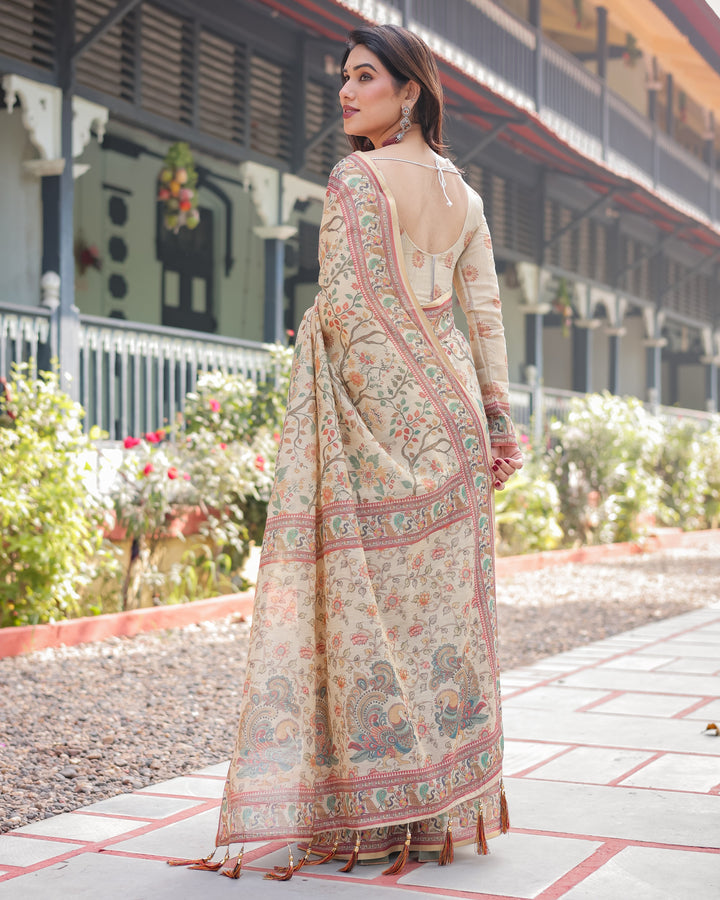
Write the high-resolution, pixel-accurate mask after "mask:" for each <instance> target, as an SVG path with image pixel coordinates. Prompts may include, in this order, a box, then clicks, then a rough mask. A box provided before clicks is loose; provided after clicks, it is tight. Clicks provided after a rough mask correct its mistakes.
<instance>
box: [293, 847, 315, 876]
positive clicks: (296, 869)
mask: <svg viewBox="0 0 720 900" xmlns="http://www.w3.org/2000/svg"><path fill="white" fill-rule="evenodd" d="M314 840H315V838H312V840H311V841H310V843H309V844H308V846H307V850H306V851H305V856H303V858H302V859H301V860H300V862H299V863H298V864H297V865H296V866H295V867H294V869H293V875H294V874H295V873H296V872H299V871H300V869H302V867H303V866H306V865H307V864H308V859H309V858H310V854H311V853H312V846H313V841H314Z"/></svg>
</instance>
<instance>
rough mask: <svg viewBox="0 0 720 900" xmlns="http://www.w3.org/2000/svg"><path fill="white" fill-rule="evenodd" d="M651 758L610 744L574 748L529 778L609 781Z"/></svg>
mask: <svg viewBox="0 0 720 900" xmlns="http://www.w3.org/2000/svg"><path fill="white" fill-rule="evenodd" d="M649 759H652V754H650V753H643V752H642V751H640V750H612V749H610V748H607V747H574V748H573V749H572V750H570V752H569V753H565V754H564V755H563V756H561V757H559V758H558V759H554V760H551V761H550V762H549V763H547V764H546V765H544V766H540V768H539V769H535V770H534V771H533V772H532V773H531V774H530V775H528V776H527V777H528V778H549V779H550V780H551V781H578V782H581V783H583V784H607V783H608V782H609V781H613V780H614V779H616V778H619V777H620V776H621V775H624V774H625V773H626V772H629V771H630V769H632V768H634V767H635V766H638V765H640V763H643V762H645V761H646V760H649ZM511 774H512V773H511V772H508V775H511Z"/></svg>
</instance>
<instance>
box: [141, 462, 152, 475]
mask: <svg viewBox="0 0 720 900" xmlns="http://www.w3.org/2000/svg"><path fill="white" fill-rule="evenodd" d="M154 471H155V466H154V465H153V464H152V463H148V464H147V465H146V466H145V468H144V469H143V475H149V474H150V473H151V472H154Z"/></svg>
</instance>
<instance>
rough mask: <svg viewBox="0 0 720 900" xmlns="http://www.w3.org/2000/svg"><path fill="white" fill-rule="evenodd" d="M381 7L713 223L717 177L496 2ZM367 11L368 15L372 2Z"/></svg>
mask: <svg viewBox="0 0 720 900" xmlns="http://www.w3.org/2000/svg"><path fill="white" fill-rule="evenodd" d="M384 5H385V6H388V7H392V8H393V9H394V10H396V11H397V13H400V14H403V15H408V16H409V18H408V23H409V25H410V27H411V28H412V29H414V30H415V31H417V32H418V33H419V34H420V35H421V36H422V37H424V38H426V39H427V40H428V43H430V45H431V47H432V48H433V50H435V52H437V53H439V54H440V55H442V56H444V57H445V58H446V59H448V60H450V62H452V63H453V64H455V65H457V66H458V67H459V68H462V69H465V71H467V72H468V74H470V75H471V76H473V77H476V78H478V80H480V81H481V82H483V83H486V84H487V85H488V86H489V87H490V88H491V89H492V90H494V91H497V92H499V93H503V94H504V95H505V96H506V97H507V99H509V100H510V101H511V102H513V103H516V104H518V105H520V106H522V107H525V108H528V109H533V108H534V110H535V112H536V113H537V114H538V115H539V116H540V117H541V118H543V119H544V121H545V122H546V124H548V125H549V127H550V128H553V129H555V130H556V131H557V132H558V134H560V135H561V136H562V137H563V138H564V139H565V140H568V141H570V142H571V143H573V144H574V145H575V146H576V147H577V148H578V149H579V150H580V152H582V153H585V154H587V155H591V156H596V157H602V158H603V160H604V161H605V162H607V163H609V164H610V165H611V166H612V167H613V168H615V169H616V170H617V171H618V172H619V174H621V175H624V176H628V177H631V178H634V179H635V180H638V181H639V182H640V183H643V184H645V185H646V186H648V187H653V188H655V189H658V190H660V191H664V192H666V193H668V194H670V195H672V197H671V198H670V199H676V200H679V201H680V203H681V205H685V206H688V207H691V210H690V211H691V212H697V213H699V214H701V215H704V216H708V217H709V218H711V219H713V220H716V219H717V213H718V212H720V182H719V181H718V179H717V177H716V175H715V172H714V171H713V170H711V169H710V168H709V167H708V166H707V165H706V164H705V162H703V161H702V160H700V159H698V158H697V157H695V156H693V155H692V154H691V153H690V152H689V151H687V150H685V149H684V148H683V147H682V146H681V145H680V144H678V143H677V142H676V141H675V140H674V139H673V138H672V137H670V136H669V135H667V134H665V133H663V132H661V131H659V129H658V128H657V126H656V125H655V124H654V123H652V122H651V121H650V120H649V119H648V118H647V116H645V115H643V114H642V113H641V112H638V111H637V110H636V109H634V108H633V107H632V106H631V105H630V104H628V103H627V102H626V101H625V100H623V99H622V98H621V97H620V96H618V95H617V94H614V93H613V92H612V91H611V90H610V89H606V88H605V86H604V84H603V82H602V80H601V79H600V78H599V77H598V76H597V75H595V74H593V73H592V72H590V71H589V70H588V69H587V68H586V67H585V66H584V65H583V64H582V63H581V62H580V61H579V60H578V59H576V58H575V57H574V56H573V55H572V54H570V53H568V52H566V51H565V50H564V49H562V48H561V47H559V46H557V45H556V44H554V43H553V42H552V41H550V40H549V39H548V38H546V37H545V36H544V35H542V34H540V35H539V34H538V30H537V29H536V28H535V27H534V26H532V25H530V24H529V23H528V22H525V21H524V20H522V19H519V18H518V17H516V16H514V15H513V14H512V13H510V12H508V11H507V10H505V9H503V8H502V7H500V6H499V5H498V4H497V3H495V2H493V0H443V2H442V3H439V2H437V0H409V2H408V0H386V2H385V4H384ZM364 14H366V15H368V16H369V17H370V18H372V16H373V9H372V4H367V9H364Z"/></svg>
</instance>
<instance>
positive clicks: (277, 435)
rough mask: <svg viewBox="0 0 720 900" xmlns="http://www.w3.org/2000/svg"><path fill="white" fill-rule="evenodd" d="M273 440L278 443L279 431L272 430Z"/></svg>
mask: <svg viewBox="0 0 720 900" xmlns="http://www.w3.org/2000/svg"><path fill="white" fill-rule="evenodd" d="M273 440H274V441H275V443H276V444H279V443H280V432H279V431H274V432H273Z"/></svg>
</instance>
